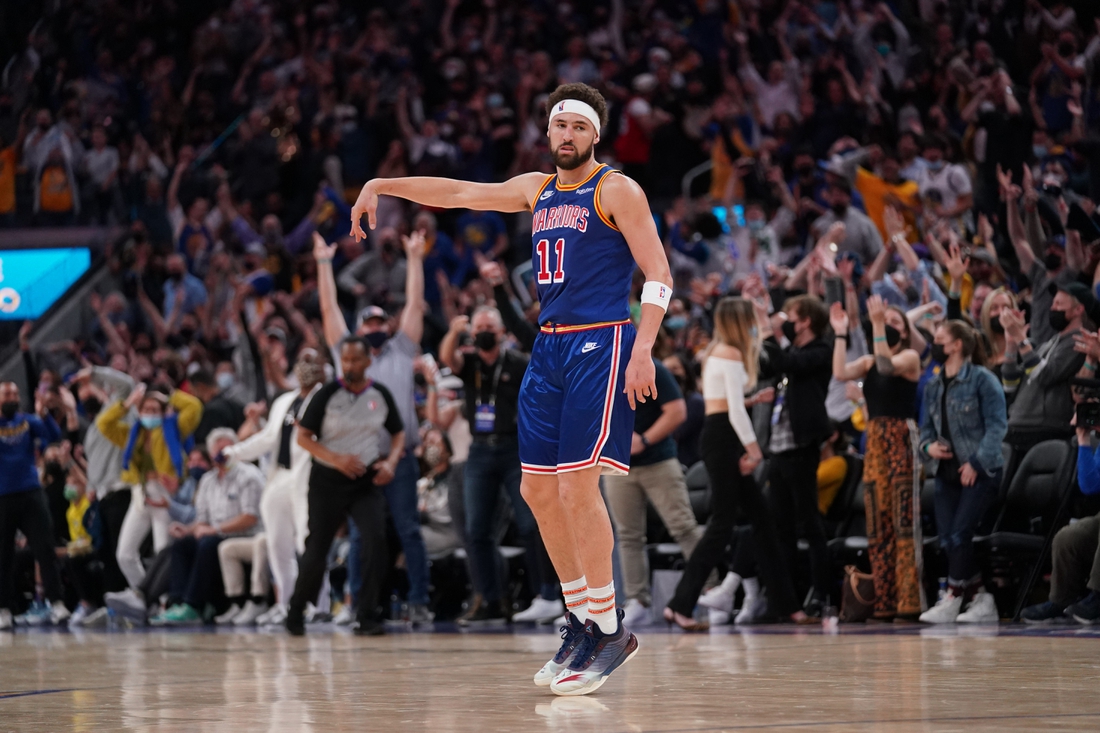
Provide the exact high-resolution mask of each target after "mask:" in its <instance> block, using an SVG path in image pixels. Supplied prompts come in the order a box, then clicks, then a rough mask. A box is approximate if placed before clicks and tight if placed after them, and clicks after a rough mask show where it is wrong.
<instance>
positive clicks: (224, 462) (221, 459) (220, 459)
mask: <svg viewBox="0 0 1100 733" xmlns="http://www.w3.org/2000/svg"><path fill="white" fill-rule="evenodd" d="M213 460H214V464H215V465H218V466H221V467H223V468H228V467H229V466H231V465H233V462H232V461H231V460H230V459H229V456H227V455H226V454H224V453H219V454H218V455H216V456H214V459H213Z"/></svg>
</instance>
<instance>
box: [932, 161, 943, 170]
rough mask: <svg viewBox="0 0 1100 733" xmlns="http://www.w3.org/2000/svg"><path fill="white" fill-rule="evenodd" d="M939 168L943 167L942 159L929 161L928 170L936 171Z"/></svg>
mask: <svg viewBox="0 0 1100 733" xmlns="http://www.w3.org/2000/svg"><path fill="white" fill-rule="evenodd" d="M940 168H943V161H942V160H937V161H936V162H935V163H933V162H931V161H929V163H928V170H930V171H938V170H939V169H940Z"/></svg>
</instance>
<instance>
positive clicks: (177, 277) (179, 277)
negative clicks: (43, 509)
mask: <svg viewBox="0 0 1100 733" xmlns="http://www.w3.org/2000/svg"><path fill="white" fill-rule="evenodd" d="M168 277H170V278H171V279H172V282H176V283H178V282H180V281H181V280H183V273H182V272H172V273H169V274H168Z"/></svg>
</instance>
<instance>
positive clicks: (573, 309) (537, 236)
mask: <svg viewBox="0 0 1100 733" xmlns="http://www.w3.org/2000/svg"><path fill="white" fill-rule="evenodd" d="M617 173H618V171H615V170H613V169H612V168H610V167H608V166H607V165H600V166H598V167H596V169H595V170H593V171H592V174H591V175H590V176H588V178H586V179H585V180H583V181H581V182H580V183H577V184H574V185H570V186H566V185H563V184H561V183H560V182H558V180H557V176H550V177H549V178H547V179H546V182H545V183H544V184H543V185H542V188H541V189H540V190H539V193H538V195H537V196H536V198H535V208H534V217H533V219H532V223H531V244H532V247H533V252H532V256H531V265H532V267H533V269H534V275H535V282H536V284H537V285H538V293H539V303H540V307H541V310H540V312H539V324H540V325H546V324H548V323H553V324H563V325H586V324H595V323H605V322H614V321H625V320H629V318H630V281H631V277H632V276H633V274H634V256H633V255H632V254H631V252H630V248H629V247H628V246H627V244H626V239H625V238H624V237H623V235H622V234H621V233H620V232H619V228H618V227H616V226H615V224H614V223H613V222H612V221H611V218H610V217H609V216H608V215H607V213H606V212H605V211H603V210H602V209H601V207H600V205H599V195H600V189H601V188H602V187H603V184H604V181H606V180H607V178H608V176H610V175H613V174H617Z"/></svg>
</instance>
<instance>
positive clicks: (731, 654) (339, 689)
mask: <svg viewBox="0 0 1100 733" xmlns="http://www.w3.org/2000/svg"><path fill="white" fill-rule="evenodd" d="M310 630H311V632H312V633H310V634H309V635H308V636H307V637H305V638H302V639H294V638H289V637H287V636H286V635H285V634H282V633H278V632H273V633H265V632H218V633H210V632H204V631H145V632H143V631H135V632H114V633H104V632H81V633H67V632H61V631H32V632H24V633H17V634H15V635H12V634H7V633H5V634H0V731H19V732H20V733H37V732H43V733H46V732H48V733H55V732H56V731H70V730H72V731H89V732H91V731H97V732H98V731H149V732H151V733H152V732H155V733H175V732H176V731H179V732H180V733H183V732H187V733H192V732H206V731H229V732H230V733H246V732H250V731H295V732H297V731H301V732H304V733H323V732H327V731H356V732H359V731H425V732H427V731H431V732H433V733H436V732H438V733H450V732H454V733H459V732H462V733H465V732H466V731H471V732H474V731H477V732H480V731H521V732H523V733H558V732H561V733H565V732H566V731H591V732H593V733H596V732H598V733H619V732H622V733H641V732H643V731H645V732H649V733H658V732H660V733H672V732H673V731H676V732H683V733H689V732H691V731H813V732H815V733H816V732H817V731H857V732H862V731H891V732H894V731H898V732H901V733H906V732H909V731H914V732H916V731H920V732H926V731H965V732H967V733H969V732H970V731H979V730H980V731H1068V730H1074V731H1078V730H1089V731H1096V730H1100V633H1097V632H1093V631H1089V630H1078V629H1077V628H1074V627H1059V628H1055V629H1052V630H1046V631H1034V630H1025V629H1022V628H1018V627H1017V628H1006V627H1001V629H1000V630H997V629H973V628H971V629H954V628H939V629H930V628H917V627H909V628H903V629H894V628H892V627H867V628H862V627H859V628H857V627H851V628H850V629H848V628H844V629H843V630H842V632H841V633H840V634H834V635H827V634H823V633H821V632H820V630H817V629H813V630H810V631H803V630H798V631H795V630H790V629H789V627H788V628H787V629H785V630H780V629H775V628H771V629H769V628H762V629H754V630H752V631H749V632H744V633H737V632H732V633H729V632H714V633H712V634H709V635H685V634H682V633H679V632H671V633H667V632H665V631H664V630H663V629H654V630H651V631H649V632H647V633H643V634H640V639H641V644H642V650H641V653H639V654H638V656H637V657H635V658H634V660H633V661H632V662H631V663H630V664H629V665H627V666H626V667H624V668H623V669H622V670H620V671H619V672H616V673H615V674H614V675H612V677H611V678H610V680H609V681H608V683H607V684H606V685H604V687H603V688H602V689H600V690H599V691H598V692H596V693H595V694H594V695H591V696H589V697H587V698H557V697H555V696H554V695H553V694H551V693H550V692H549V691H547V690H544V689H540V688H536V687H535V686H534V685H533V684H532V683H531V675H532V674H533V673H534V672H535V670H536V669H537V668H538V667H539V666H541V664H542V663H543V662H544V661H545V660H546V659H547V658H549V656H550V655H552V654H553V652H554V651H555V650H556V648H557V644H558V637H557V635H556V634H554V633H553V632H551V631H526V632H523V631H519V632H516V633H512V632H510V631H503V630H502V631H498V632H495V633H456V632H455V631H454V629H453V627H447V630H442V629H441V630H437V631H435V632H432V633H394V634H391V635H389V636H386V637H382V638H373V639H360V638H356V637H354V636H351V635H349V634H347V633H345V632H344V631H342V630H340V631H333V630H331V629H325V630H318V629H316V628H315V627H310Z"/></svg>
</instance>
